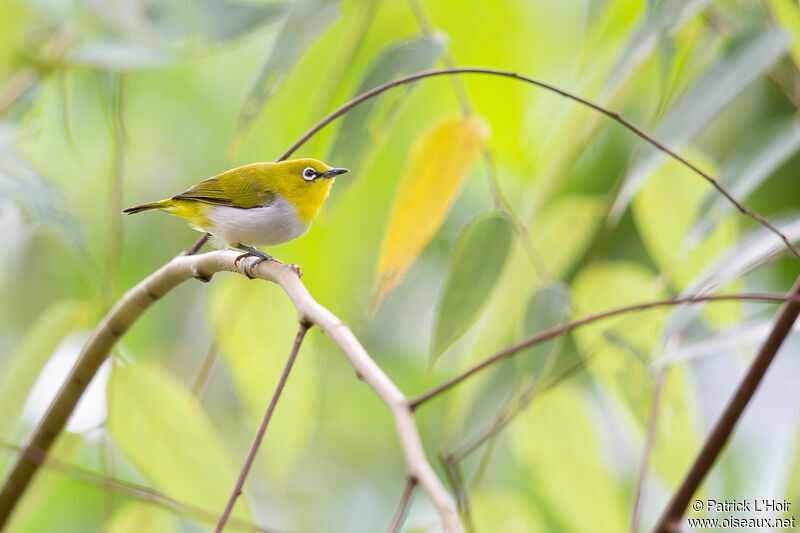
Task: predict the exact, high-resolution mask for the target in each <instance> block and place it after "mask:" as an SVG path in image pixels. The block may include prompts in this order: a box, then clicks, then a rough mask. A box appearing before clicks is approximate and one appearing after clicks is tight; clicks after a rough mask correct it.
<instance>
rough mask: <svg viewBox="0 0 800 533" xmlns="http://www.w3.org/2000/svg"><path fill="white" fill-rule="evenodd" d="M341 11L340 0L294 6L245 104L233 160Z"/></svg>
mask: <svg viewBox="0 0 800 533" xmlns="http://www.w3.org/2000/svg"><path fill="white" fill-rule="evenodd" d="M338 9H339V2H338V0H298V1H297V2H293V3H292V5H291V7H290V9H289V13H288V15H287V17H286V21H285V22H284V23H283V26H282V27H281V30H280V32H279V33H278V36H277V37H276V39H275V44H274V46H273V47H272V51H271V52H270V54H269V56H268V57H267V59H266V61H265V62H264V64H263V66H262V67H261V70H260V71H259V73H258V76H257V77H256V79H255V81H254V82H253V85H252V86H251V87H250V90H249V91H248V93H247V96H246V97H245V99H244V103H243V104H242V109H241V111H240V112H239V118H238V120H237V124H236V131H235V133H234V138H233V141H232V143H231V149H230V154H229V158H230V159H236V157H237V156H238V154H239V152H240V151H241V149H242V146H243V145H244V141H245V138H246V136H247V134H248V132H249V131H250V128H251V127H252V125H253V122H255V119H256V117H258V115H259V113H260V112H261V110H262V109H263V108H264V106H265V105H266V103H267V101H268V100H269V98H270V96H272V95H273V94H274V93H275V91H277V90H278V89H279V88H280V86H281V85H282V84H283V80H284V78H285V77H286V75H287V74H288V73H289V71H291V70H292V68H293V67H294V66H295V65H296V64H297V62H298V60H299V59H300V58H301V57H302V55H303V53H304V52H305V51H306V49H307V48H308V47H309V46H311V44H312V43H313V42H314V41H316V40H317V38H318V37H319V36H320V35H322V33H323V32H324V31H325V29H326V28H327V27H328V26H329V25H330V24H331V23H333V21H334V20H336V18H337V12H338Z"/></svg>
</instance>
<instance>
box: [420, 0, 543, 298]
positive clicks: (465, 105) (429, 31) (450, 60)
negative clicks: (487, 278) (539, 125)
mask: <svg viewBox="0 0 800 533" xmlns="http://www.w3.org/2000/svg"><path fill="white" fill-rule="evenodd" d="M408 5H409V6H410V7H411V11H413V12H414V16H415V17H416V19H417V22H418V24H419V27H420V29H421V30H422V33H423V34H425V35H426V36H428V37H430V36H432V35H433V32H434V31H435V28H434V25H433V23H432V22H431V20H430V18H429V17H428V14H427V13H425V9H424V8H423V7H422V5H421V4H420V3H419V2H418V1H417V0H408ZM442 62H443V63H444V65H445V66H446V67H447V68H457V67H458V64H457V63H456V60H455V58H454V57H453V56H452V55H451V54H450V52H449V51H447V50H445V52H444V54H443V56H442ZM450 81H451V82H452V85H453V90H454V92H455V93H456V99H457V100H458V103H459V106H460V107H461V114H462V115H464V116H465V117H470V116H471V115H472V114H473V113H474V111H475V105H474V103H473V102H472V98H471V97H470V94H469V91H468V90H467V86H466V84H465V83H464V81H463V80H462V79H461V78H460V77H458V76H450ZM483 166H484V169H485V172H486V178H487V180H488V182H489V190H490V191H491V193H492V198H493V199H494V204H495V207H496V208H498V209H499V210H500V211H502V212H503V213H504V214H505V215H506V218H508V221H509V222H511V226H512V227H513V228H514V231H516V232H517V234H518V236H519V239H520V242H521V244H522V249H523V251H524V252H525V254H526V255H527V256H528V260H529V261H530V263H531V266H532V267H533V270H534V271H535V272H536V275H537V276H539V277H540V278H541V279H543V280H545V281H547V282H552V281H553V276H552V275H551V274H550V273H549V272H548V270H547V268H545V266H544V263H543V262H542V260H541V258H540V257H539V254H538V253H537V252H536V249H535V248H534V246H533V243H531V241H530V239H529V238H528V228H527V227H526V226H525V224H524V223H523V222H522V219H520V217H519V216H518V215H517V213H516V212H515V211H514V206H512V205H511V202H509V201H508V198H507V197H506V195H505V194H503V188H502V186H501V184H500V178H499V177H498V175H497V169H495V167H494V156H493V155H492V150H491V148H489V147H488V146H486V147H485V148H484V150H483Z"/></svg>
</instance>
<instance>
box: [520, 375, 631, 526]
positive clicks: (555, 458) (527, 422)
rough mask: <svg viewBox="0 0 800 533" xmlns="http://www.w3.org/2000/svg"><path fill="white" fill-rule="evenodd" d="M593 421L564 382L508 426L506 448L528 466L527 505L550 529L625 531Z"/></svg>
mask: <svg viewBox="0 0 800 533" xmlns="http://www.w3.org/2000/svg"><path fill="white" fill-rule="evenodd" d="M595 419H596V415H595V414H594V413H592V412H591V410H590V409H589V407H588V406H587V405H586V400H585V399H584V398H583V397H582V396H581V394H580V392H579V391H578V390H577V388H576V386H575V385H573V384H571V383H563V384H562V385H560V386H558V387H557V388H555V389H552V390H550V391H548V392H546V393H545V394H542V395H540V396H537V397H536V399H535V400H534V401H533V403H532V404H531V406H530V407H529V408H528V410H527V411H525V412H523V413H522V415H520V417H519V419H518V420H516V421H515V423H514V425H513V426H512V428H513V429H512V431H511V450H512V452H513V453H514V455H516V456H517V457H518V458H519V460H520V461H522V462H523V463H524V464H526V465H527V466H528V471H529V472H530V476H529V483H530V484H531V486H532V488H533V490H534V493H535V494H536V495H537V496H538V497H537V498H531V507H532V509H533V510H538V511H539V514H541V515H543V516H549V517H551V518H552V520H553V521H554V522H555V524H554V526H555V527H550V528H548V529H549V530H550V531H597V525H598V524H602V525H603V527H602V530H603V531H624V530H625V529H626V528H627V525H628V520H627V515H628V509H627V505H626V503H625V500H624V498H623V493H622V492H621V491H620V490H619V489H618V487H619V483H618V482H617V481H616V479H615V476H614V475H613V474H612V472H611V471H610V470H609V468H608V462H607V460H606V456H605V455H604V454H603V448H602V441H601V440H600V439H599V438H598V436H597V427H596V426H595V424H594V422H593V421H594V420H595ZM576 509H580V512H579V513H578V512H575V510H576ZM512 531H513V530H512Z"/></svg>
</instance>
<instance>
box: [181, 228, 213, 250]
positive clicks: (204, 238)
mask: <svg viewBox="0 0 800 533" xmlns="http://www.w3.org/2000/svg"><path fill="white" fill-rule="evenodd" d="M210 238H211V234H210V233H203V236H202V237H200V238H199V239H197V242H196V243H194V244H193V245H192V247H191V248H189V249H188V250H186V251H185V252H184V255H195V254H196V253H197V252H199V251H200V248H202V247H203V245H204V244H205V243H206V242H207V241H208V239H210Z"/></svg>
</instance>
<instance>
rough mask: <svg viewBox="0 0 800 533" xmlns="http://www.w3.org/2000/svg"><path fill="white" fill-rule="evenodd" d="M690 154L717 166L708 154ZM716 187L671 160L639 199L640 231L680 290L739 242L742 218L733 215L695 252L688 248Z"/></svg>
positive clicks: (636, 201)
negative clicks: (688, 238) (707, 198)
mask: <svg viewBox="0 0 800 533" xmlns="http://www.w3.org/2000/svg"><path fill="white" fill-rule="evenodd" d="M690 158H691V159H692V160H693V161H696V162H698V163H699V164H700V166H702V167H704V168H707V169H713V168H714V165H713V163H712V162H710V161H709V160H708V158H707V157H705V156H704V155H703V154H691V155H690ZM710 190H711V187H710V186H709V185H708V184H706V183H705V182H703V181H702V180H698V179H697V176H696V175H694V173H693V172H691V171H690V170H689V169H687V168H686V167H684V166H683V165H681V164H679V163H678V162H677V161H671V160H670V161H665V162H663V164H662V165H661V166H660V167H658V168H657V169H656V170H655V171H654V172H653V173H652V175H651V176H649V177H648V179H647V182H646V183H645V184H644V186H643V187H642V189H641V190H640V191H639V194H637V195H636V197H635V198H634V199H633V204H632V212H633V219H634V222H635V224H636V229H637V230H638V232H639V234H640V235H641V237H642V241H643V243H644V245H645V248H646V249H647V251H648V253H649V254H650V257H651V258H652V259H653V262H654V263H655V264H656V265H658V267H659V271H660V272H661V273H662V275H664V277H665V278H667V279H668V280H669V281H670V282H671V284H672V285H673V286H674V287H675V289H676V290H680V289H682V288H683V287H685V286H686V284H687V283H689V282H690V281H691V280H692V279H693V278H694V277H695V276H696V275H697V274H698V273H699V272H700V271H702V270H703V268H705V267H706V266H707V265H709V264H711V262H713V261H714V260H715V259H716V258H717V257H718V256H719V254H721V253H722V252H724V251H725V250H726V249H727V247H728V246H730V245H731V244H732V243H733V242H735V240H736V235H737V228H736V221H735V220H733V219H730V220H727V221H726V223H725V224H721V225H719V226H717V228H716V230H715V231H714V232H713V233H711V234H710V235H708V236H707V237H706V238H705V239H704V240H703V242H702V243H701V244H700V245H699V246H696V247H695V248H694V249H692V250H691V251H687V250H685V249H684V247H683V242H684V239H685V237H686V234H687V233H688V231H689V229H690V228H691V226H692V224H693V223H694V221H695V220H696V219H697V212H698V210H699V209H700V206H701V204H702V202H703V197H704V196H705V195H706V194H708V192H709V191H710ZM715 192H716V191H715Z"/></svg>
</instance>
